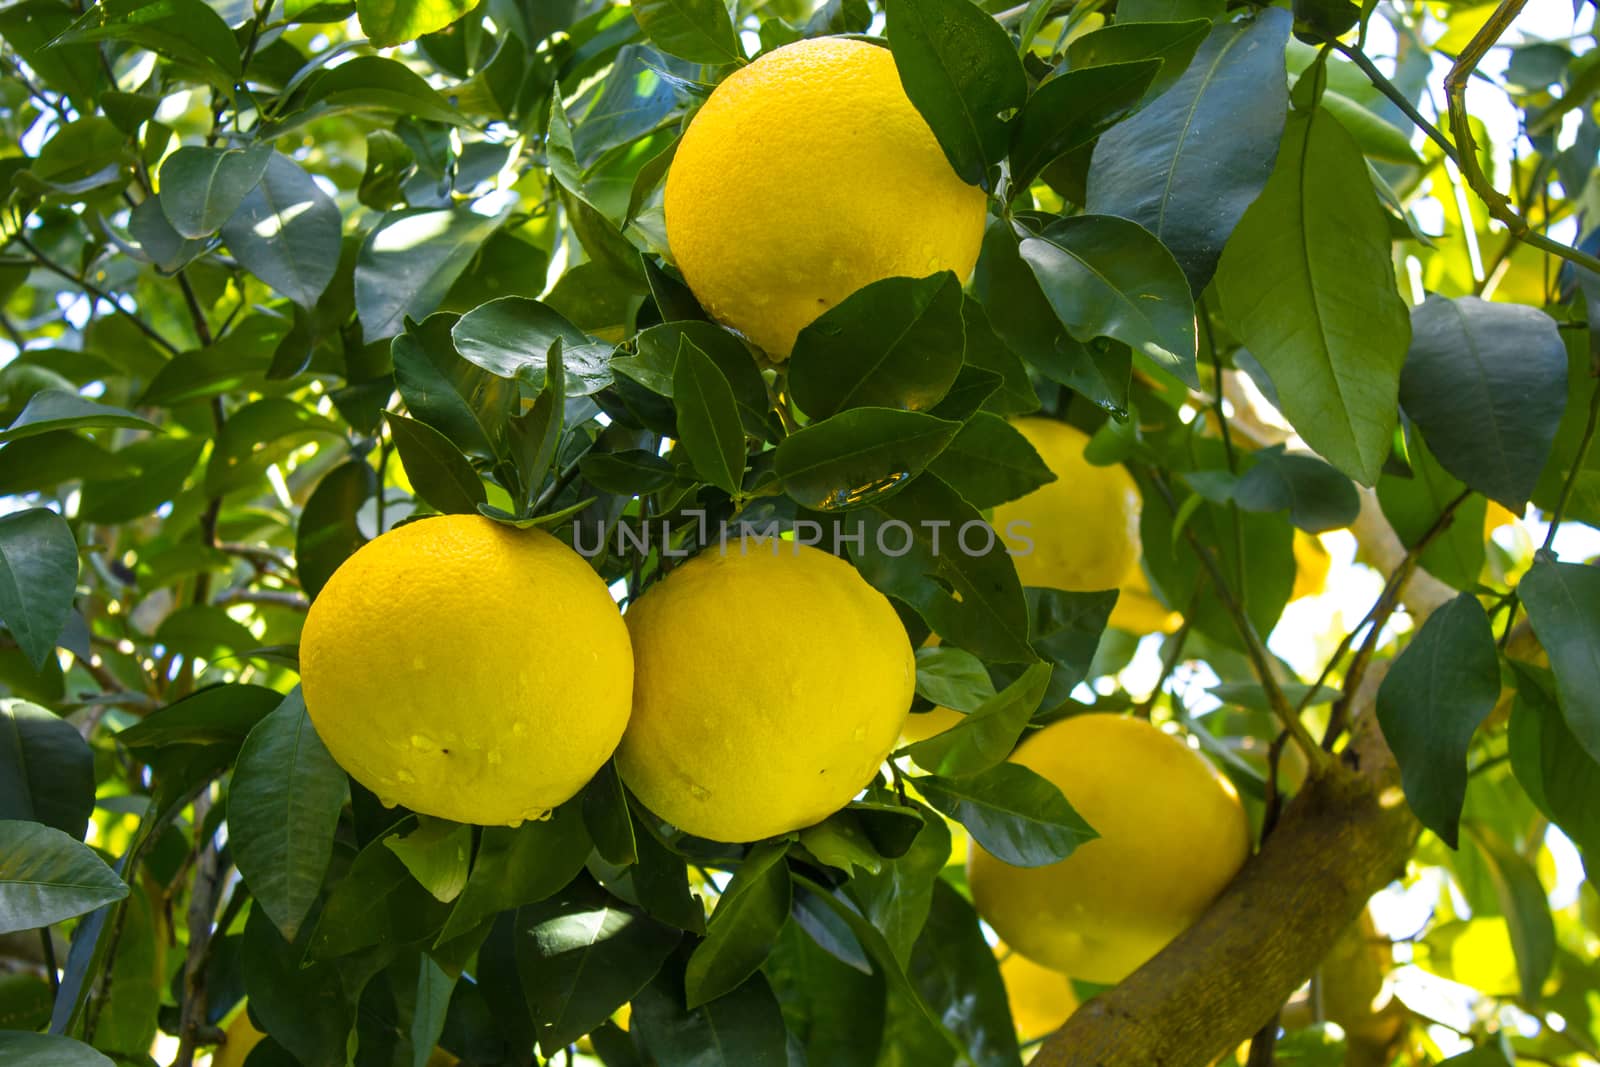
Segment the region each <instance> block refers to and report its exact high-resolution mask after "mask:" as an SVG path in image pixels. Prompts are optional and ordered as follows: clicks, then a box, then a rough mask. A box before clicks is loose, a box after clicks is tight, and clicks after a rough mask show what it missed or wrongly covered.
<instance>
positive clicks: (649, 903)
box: [628, 814, 706, 934]
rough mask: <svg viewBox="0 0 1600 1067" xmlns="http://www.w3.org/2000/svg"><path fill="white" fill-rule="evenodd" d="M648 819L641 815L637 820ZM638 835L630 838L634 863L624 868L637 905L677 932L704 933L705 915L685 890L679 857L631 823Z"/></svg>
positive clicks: (686, 879) (684, 872) (697, 900)
mask: <svg viewBox="0 0 1600 1067" xmlns="http://www.w3.org/2000/svg"><path fill="white" fill-rule="evenodd" d="M646 818H649V816H647V815H643V814H641V815H640V816H639V819H646ZM635 825H637V826H638V828H639V832H638V833H637V834H636V835H635V837H634V851H635V852H636V853H637V854H638V859H637V861H636V862H635V863H634V864H633V866H632V867H630V868H628V876H629V878H630V880H631V881H632V882H633V889H634V894H635V895H636V896H637V897H638V898H639V904H640V905H641V906H642V907H643V908H644V909H645V910H646V911H648V912H649V913H650V914H651V916H653V917H654V918H657V919H660V920H661V921H662V922H664V923H668V924H670V925H672V926H675V927H677V928H678V929H680V930H688V931H689V932H690V933H695V934H700V933H704V932H705V928H706V913H705V908H704V907H703V906H702V904H701V902H700V898H699V897H698V896H696V895H695V894H694V893H693V892H691V891H690V889H689V868H688V865H687V864H686V863H685V862H684V859H683V857H682V856H680V855H678V854H677V853H676V852H673V851H672V850H671V849H669V848H668V847H667V846H666V845H665V844H663V843H662V842H661V839H660V838H659V837H657V836H656V834H655V833H652V832H651V831H650V829H648V828H647V827H645V826H643V825H642V824H641V823H640V822H639V820H638V819H636V820H635Z"/></svg>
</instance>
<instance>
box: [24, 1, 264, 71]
mask: <svg viewBox="0 0 1600 1067" xmlns="http://www.w3.org/2000/svg"><path fill="white" fill-rule="evenodd" d="M92 41H118V42H121V43H126V44H135V45H138V46H139V47H141V48H147V49H149V50H150V51H152V52H154V53H156V54H157V55H160V56H165V57H167V58H168V59H172V60H176V61H177V62H178V63H181V64H183V65H185V66H187V67H189V68H191V69H193V70H195V71H197V72H198V73H200V74H202V75H203V76H204V77H205V78H206V80H208V81H209V82H211V84H212V85H213V86H216V87H217V88H219V89H221V90H222V91H224V92H231V91H232V89H233V84H234V81H235V80H236V79H238V77H239V76H240V75H241V74H242V73H243V70H242V68H241V66H240V62H239V44H238V42H237V41H236V40H234V36H233V31H232V30H230V29H229V28H228V24H227V23H226V22H224V21H222V17H221V16H220V15H218V14H217V13H216V12H215V11H213V10H212V9H211V7H210V6H209V5H207V4H205V3H202V2H201V0H155V2H154V3H146V2H144V0H102V2H100V3H97V4H95V5H94V6H93V7H91V8H89V9H88V10H87V11H85V12H84V13H83V15H82V16H81V17H80V18H79V19H78V20H77V21H76V22H74V23H73V24H72V26H71V28H69V29H68V30H67V31H66V32H65V33H63V34H61V35H60V36H59V37H57V38H56V39H55V40H54V41H53V42H51V43H52V46H53V47H59V46H61V45H65V44H81V43H88V42H92Z"/></svg>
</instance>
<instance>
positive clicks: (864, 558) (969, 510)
mask: <svg viewBox="0 0 1600 1067" xmlns="http://www.w3.org/2000/svg"><path fill="white" fill-rule="evenodd" d="M859 514H860V515H861V526H860V533H861V534H862V536H863V541H862V542H861V545H862V547H861V549H860V550H859V551H857V552H856V553H855V560H856V564H857V566H858V567H860V568H861V572H862V574H863V575H865V576H866V578H867V580H868V581H869V582H871V583H872V584H873V585H875V586H876V587H877V588H878V589H879V590H881V591H882V592H884V593H886V594H888V595H890V596H893V597H897V598H899V599H901V600H904V601H905V602H906V603H908V604H910V605H911V606H912V607H913V608H915V609H916V611H917V613H918V614H920V615H921V616H922V618H923V620H924V621H925V622H927V624H928V626H929V627H930V628H931V629H932V630H933V631H934V632H935V633H937V634H939V635H940V636H941V637H943V638H944V639H945V640H946V641H949V642H950V643H951V644H954V645H957V646H959V647H961V648H965V649H967V650H969V651H971V652H975V653H977V654H978V655H980V656H983V657H985V658H988V659H995V660H999V661H1002V662H1031V661H1032V660H1033V659H1035V658H1036V657H1035V656H1034V654H1033V650H1032V649H1031V648H1030V647H1029V646H1028V604H1027V601H1026V600H1025V599H1024V597H1023V595H1022V583H1021V581H1019V580H1018V578H1017V570H1016V567H1015V566H1014V565H1013V564H1012V562H1011V558H1010V556H1008V555H1007V554H1006V548H1005V542H1004V541H1002V540H1000V537H999V535H998V534H996V533H995V532H994V530H993V528H992V527H990V526H989V525H988V523H986V522H984V521H983V517H982V516H981V515H979V514H978V512H977V510H976V509H975V508H973V507H972V505H970V504H968V503H967V502H966V501H965V500H963V499H962V498H961V496H960V495H959V494H957V493H956V492H955V490H953V489H951V488H950V487H949V486H948V485H946V484H945V483H944V482H942V481H940V480H939V479H938V478H937V477H935V476H934V475H932V474H928V473H924V474H922V475H921V476H920V477H918V478H917V479H916V480H915V481H913V482H912V483H911V484H910V485H908V486H907V487H906V488H905V489H903V490H901V491H900V492H898V493H896V494H895V495H893V496H891V497H889V498H888V499H886V500H881V501H879V502H878V503H876V504H874V505H872V506H871V507H870V508H866V509H863V510H862V511H861V512H860V513H859Z"/></svg>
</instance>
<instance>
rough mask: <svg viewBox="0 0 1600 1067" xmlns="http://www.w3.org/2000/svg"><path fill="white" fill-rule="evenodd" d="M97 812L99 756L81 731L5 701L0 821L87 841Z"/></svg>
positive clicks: (0, 728)
mask: <svg viewBox="0 0 1600 1067" xmlns="http://www.w3.org/2000/svg"><path fill="white" fill-rule="evenodd" d="M93 811H94V753H93V752H91V751H90V750H89V744H88V742H87V741H85V740H84V739H83V736H82V735H81V734H79V733H78V728H77V727H75V726H73V725H72V724H71V723H70V722H67V721H66V720H65V719H63V718H61V717H60V716H58V715H56V714H55V713H54V712H52V711H49V710H47V709H45V708H41V707H39V706H38V705H37V704H29V703H27V702H26V701H22V700H8V701H4V702H0V819H15V820H32V821H33V822H38V823H43V824H44V825H46V826H53V827H55V828H56V829H57V830H60V831H61V832H62V833H64V834H68V835H69V836H71V837H75V838H78V839H80V840H81V839H82V838H83V835H84V831H85V830H86V829H87V828H88V825H89V815H90V814H91V813H92V812H93Z"/></svg>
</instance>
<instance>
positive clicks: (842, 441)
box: [773, 408, 961, 511]
mask: <svg viewBox="0 0 1600 1067" xmlns="http://www.w3.org/2000/svg"><path fill="white" fill-rule="evenodd" d="M959 429H961V424H960V423H955V422H947V421H946V420H944V419H936V418H934V417H933V416H932V415H927V414H924V413H922V412H919V411H901V410H899V409H897V408H850V409H849V410H846V411H841V412H840V413H839V414H837V415H834V416H831V417H829V418H826V419H823V420H821V421H820V422H814V423H812V424H811V425H809V426H807V427H805V428H804V429H801V430H799V431H797V432H795V433H793V434H791V435H790V436H788V437H786V438H785V439H784V440H783V441H782V443H780V444H779V445H778V449H777V451H776V452H775V453H774V456H773V470H774V471H776V472H777V475H778V477H779V478H780V479H782V481H783V489H784V492H786V493H788V494H789V496H790V497H791V498H793V499H794V500H795V501H797V502H798V503H800V504H802V505H804V506H805V507H808V508H811V509H813V510H817V511H841V510H845V509H848V508H856V507H863V506H865V505H867V504H871V503H873V502H875V501H878V500H881V499H882V498H884V497H886V496H888V495H890V494H891V493H894V492H895V491H897V490H899V489H901V488H903V487H904V486H905V485H906V484H907V483H908V482H910V481H911V479H913V478H915V477H916V476H917V475H918V474H921V473H922V471H923V469H924V468H926V467H927V466H928V464H929V462H930V461H931V460H933V459H934V458H935V457H936V456H938V455H939V453H940V452H942V451H943V450H944V448H945V446H946V445H948V444H950V442H951V441H952V440H953V439H954V438H955V437H956V432H957V430H959Z"/></svg>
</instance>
